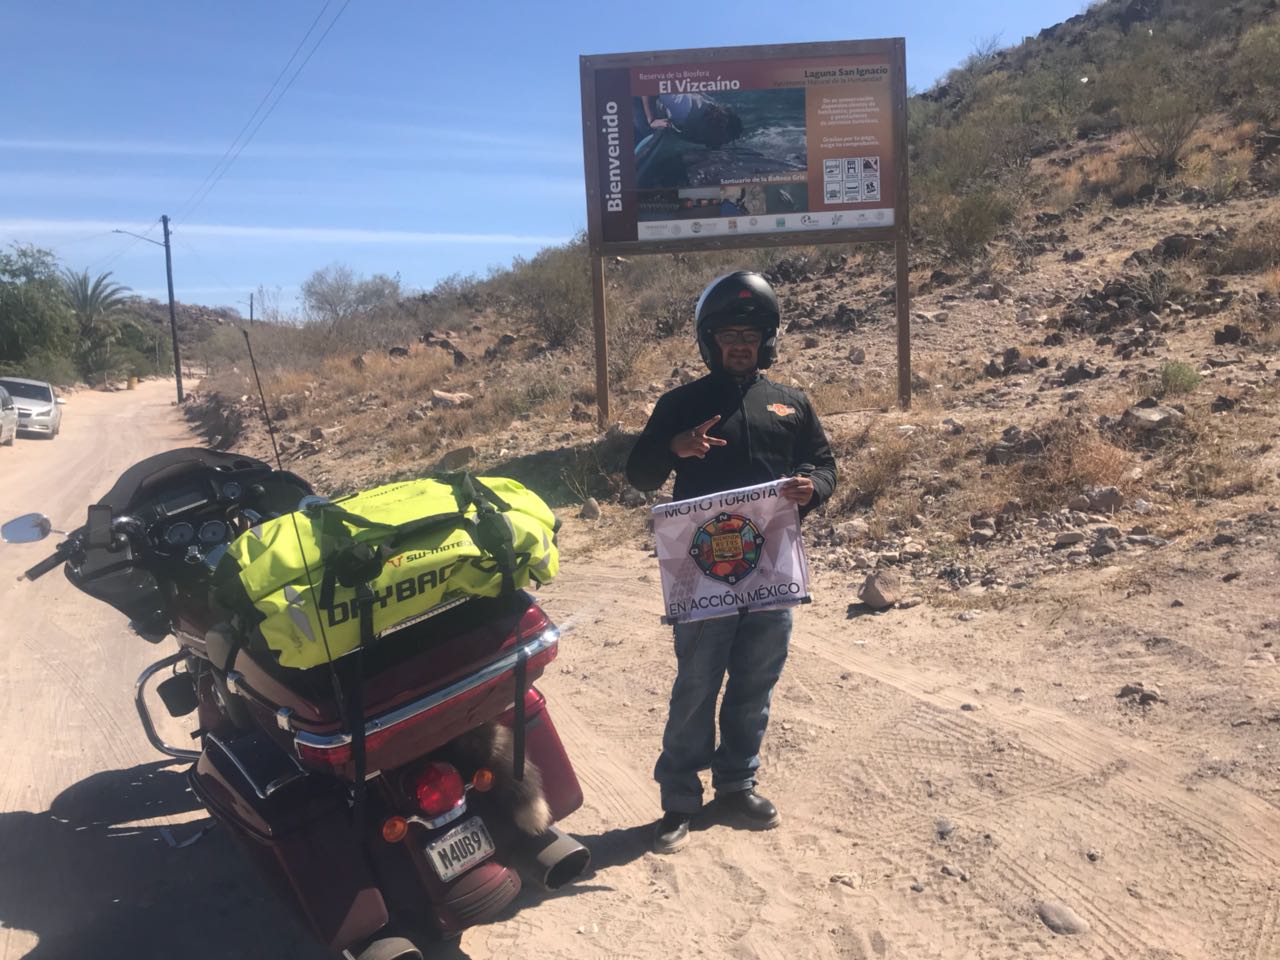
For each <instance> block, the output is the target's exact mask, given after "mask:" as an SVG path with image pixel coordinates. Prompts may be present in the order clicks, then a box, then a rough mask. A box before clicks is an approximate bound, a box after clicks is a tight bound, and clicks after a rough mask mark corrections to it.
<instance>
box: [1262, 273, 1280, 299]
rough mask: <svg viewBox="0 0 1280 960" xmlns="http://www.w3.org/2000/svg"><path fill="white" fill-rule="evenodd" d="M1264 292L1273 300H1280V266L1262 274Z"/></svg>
mask: <svg viewBox="0 0 1280 960" xmlns="http://www.w3.org/2000/svg"><path fill="white" fill-rule="evenodd" d="M1262 290H1263V292H1264V293H1266V294H1268V295H1269V296H1271V297H1272V298H1273V299H1277V300H1280V266H1275V267H1272V268H1271V269H1270V270H1264V271H1263V272H1262Z"/></svg>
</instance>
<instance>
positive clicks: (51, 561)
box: [22, 550, 66, 580]
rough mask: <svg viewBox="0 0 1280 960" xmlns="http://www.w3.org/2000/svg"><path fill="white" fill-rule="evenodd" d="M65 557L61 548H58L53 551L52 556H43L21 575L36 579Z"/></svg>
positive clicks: (27, 578)
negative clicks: (55, 551)
mask: <svg viewBox="0 0 1280 960" xmlns="http://www.w3.org/2000/svg"><path fill="white" fill-rule="evenodd" d="M65 559H66V557H65V556H63V554H62V550H58V552H57V553H55V554H54V555H53V556H51V557H45V558H44V559H43V560H41V561H40V562H39V563H37V564H36V565H35V566H34V567H32V568H31V569H30V570H28V571H27V572H26V573H24V574H23V575H22V576H23V578H24V579H26V580H37V579H39V578H40V577H43V576H44V575H45V574H46V573H48V572H49V571H50V570H52V569H53V568H54V567H56V566H57V565H58V564H60V563H62V561H64V560H65Z"/></svg>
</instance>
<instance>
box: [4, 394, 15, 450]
mask: <svg viewBox="0 0 1280 960" xmlns="http://www.w3.org/2000/svg"><path fill="white" fill-rule="evenodd" d="M17 435H18V407H17V404H15V403H14V402H13V397H11V396H9V391H8V390H6V389H5V388H4V387H0V444H4V445H5V446H6V447H12V446H13V439H14V437H16V436H17Z"/></svg>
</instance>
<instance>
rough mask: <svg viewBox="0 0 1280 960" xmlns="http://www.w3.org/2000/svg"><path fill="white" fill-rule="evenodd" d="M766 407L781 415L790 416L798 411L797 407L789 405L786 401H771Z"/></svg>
mask: <svg viewBox="0 0 1280 960" xmlns="http://www.w3.org/2000/svg"><path fill="white" fill-rule="evenodd" d="M765 409H766V410H770V411H772V412H773V413H776V414H777V415H778V416H780V417H789V416H791V415H792V414H793V413H795V412H796V408H795V407H788V406H787V405H786V404H785V403H771V404H769V405H768V406H767V407H765Z"/></svg>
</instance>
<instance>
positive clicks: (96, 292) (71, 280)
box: [62, 270, 130, 376]
mask: <svg viewBox="0 0 1280 960" xmlns="http://www.w3.org/2000/svg"><path fill="white" fill-rule="evenodd" d="M110 278H111V274H110V273H101V274H99V275H98V276H97V278H96V279H94V280H90V279H89V271H88V270H85V271H84V272H83V273H75V272H73V271H71V270H64V271H62V295H63V298H64V299H65V300H66V303H67V306H68V307H69V308H70V309H71V313H72V315H73V316H74V317H75V320H76V324H77V326H78V327H79V332H80V351H81V353H82V355H83V356H84V358H85V360H86V361H87V363H88V365H90V366H92V365H94V363H95V361H100V362H101V366H102V370H103V374H104V376H105V374H106V360H107V358H108V357H110V355H111V344H112V342H113V341H114V340H116V339H117V338H118V337H119V336H120V326H121V314H122V313H123V309H124V305H125V304H126V303H127V302H128V300H129V294H130V290H129V288H128V287H126V286H124V285H123V284H119V283H115V282H113V281H112V280H111V279H110ZM86 372H88V371H86Z"/></svg>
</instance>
